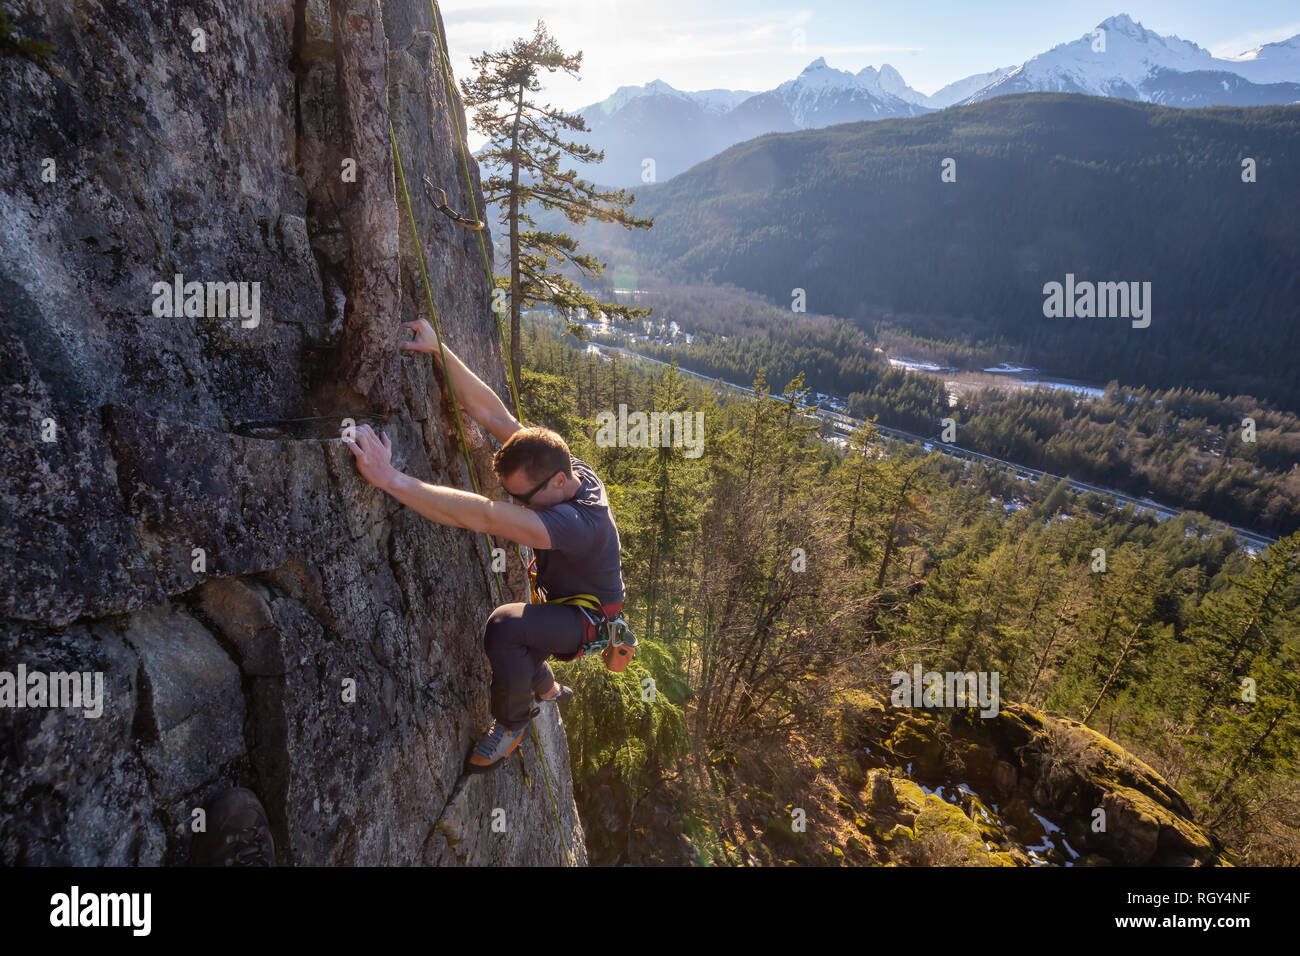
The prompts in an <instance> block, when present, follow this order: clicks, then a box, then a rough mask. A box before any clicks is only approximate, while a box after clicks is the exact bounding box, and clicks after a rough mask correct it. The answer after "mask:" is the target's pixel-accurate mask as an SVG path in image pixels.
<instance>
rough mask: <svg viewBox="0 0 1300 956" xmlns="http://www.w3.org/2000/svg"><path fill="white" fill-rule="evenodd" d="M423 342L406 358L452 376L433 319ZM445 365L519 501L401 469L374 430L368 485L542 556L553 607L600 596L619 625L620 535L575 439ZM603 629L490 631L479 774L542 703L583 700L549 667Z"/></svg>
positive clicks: (529, 625)
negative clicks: (488, 700)
mask: <svg viewBox="0 0 1300 956" xmlns="http://www.w3.org/2000/svg"><path fill="white" fill-rule="evenodd" d="M404 326H405V327H406V328H408V329H411V331H412V332H414V333H415V337H414V338H413V339H411V340H410V341H406V342H402V343H400V347H401V348H402V349H406V350H410V351H415V352H428V353H430V354H431V355H432V356H433V360H434V363H435V364H436V365H438V366H439V368H442V366H443V363H442V361H441V359H440V355H439V352H440V348H439V345H438V340H437V336H436V335H435V333H434V330H433V328H432V326H430V325H429V322H428V321H427V320H425V319H420V320H418V321H415V322H407V323H404ZM441 351H443V352H445V354H446V367H445V368H443V369H442V370H443V371H444V373H445V374H446V375H448V376H449V377H450V380H451V386H452V390H453V391H454V393H455V396H456V401H457V403H458V404H459V405H461V407H462V408H463V409H464V411H465V412H467V413H468V414H469V416H470V417H471V418H473V419H474V420H475V421H476V422H478V423H479V424H480V425H482V426H483V427H484V428H486V429H487V430H488V431H489V432H490V433H491V434H492V436H493V437H494V438H496V440H497V441H499V442H500V443H501V447H500V448H499V449H498V450H497V452H496V455H495V456H494V458H493V460H492V470H493V471H494V472H495V473H496V476H497V478H498V479H500V481H501V484H502V486H503V487H504V488H505V490H506V492H507V493H508V494H509V495H510V496H511V497H512V498H513V499H514V500H515V502H517V504H511V503H510V502H507V501H493V500H491V499H489V498H485V497H483V496H481V495H476V494H473V493H471V492H467V491H461V490H459V489H457V488H448V487H443V486H439V485H430V484H426V483H425V482H422V481H420V480H418V479H416V478H412V477H410V476H409V475H405V474H403V473H402V472H400V471H398V470H397V469H395V468H394V467H393V466H392V465H391V464H390V459H391V457H392V447H393V446H392V442H391V441H390V440H389V438H388V436H387V435H383V436H382V440H381V436H379V435H376V434H375V432H374V430H373V429H371V428H370V426H368V425H362V426H359V427H358V428H357V429H356V439H355V441H353V442H351V443H350V444H351V448H352V453H353V455H354V456H355V457H356V462H357V468H358V470H359V471H360V472H361V476H362V477H363V478H364V479H365V480H366V481H368V482H369V483H370V484H372V485H374V486H375V487H376V488H380V489H383V490H384V491H386V492H387V493H388V494H390V495H392V496H393V497H394V498H396V499H397V500H398V501H400V502H401V503H402V504H404V505H406V506H407V507H409V508H411V509H412V510H414V511H416V512H418V513H419V514H421V515H423V516H424V517H426V518H428V519H430V520H431V521H436V522H438V523H439V524H445V525H450V526H451V527H454V528H469V529H470V530H472V531H482V532H487V533H488V534H490V535H492V536H493V537H495V538H505V539H506V540H509V541H516V542H518V543H519V544H522V545H525V546H527V547H530V548H532V549H533V551H534V552H535V555H536V565H537V572H536V573H537V579H536V580H537V586H538V589H539V590H540V591H541V592H542V594H544V595H545V596H546V597H547V599H548V600H549V599H552V598H555V597H563V596H568V595H574V594H591V595H594V596H595V597H596V598H597V599H598V600H599V601H600V603H601V605H602V607H603V610H604V612H605V614H606V616H607V617H608V618H609V619H611V620H612V619H614V618H615V617H616V616H617V615H618V613H619V611H620V609H621V608H622V606H623V599H624V597H625V591H624V587H623V574H622V567H621V564H620V555H619V540H618V529H617V528H616V527H615V525H614V517H613V515H611V514H610V510H609V500H608V498H607V496H606V494H605V486H604V484H603V483H602V482H601V480H600V479H599V478H598V477H597V476H596V473H595V472H594V471H593V470H592V469H591V468H590V467H589V466H588V465H587V464H586V463H585V462H582V461H580V460H578V459H577V458H575V457H574V456H573V455H572V454H571V453H570V452H569V447H568V445H567V444H566V443H565V441H564V439H563V438H562V437H561V436H560V435H559V434H557V433H556V432H554V431H551V430H550V429H548V428H540V427H537V428H525V427H523V426H522V425H520V423H519V422H518V421H516V420H515V417H514V416H513V415H511V414H510V412H509V411H508V410H507V409H506V406H505V405H504V404H503V403H502V401H501V399H500V398H498V397H497V394H496V393H495V392H494V391H492V389H491V388H489V387H488V386H487V385H486V384H485V383H484V382H483V381H482V380H481V379H479V378H478V376H476V375H475V374H474V373H473V372H471V371H470V370H469V369H468V368H467V367H466V366H465V364H464V363H463V362H462V361H461V360H460V359H459V358H457V357H456V355H455V354H454V353H453V352H452V351H451V349H449V348H446V347H445V345H444V346H443V347H442V349H441ZM594 633H595V624H594V623H593V622H592V621H591V620H590V619H589V617H588V616H587V614H585V613H584V612H583V610H582V609H580V608H578V607H576V606H573V605H570V604H558V603H545V604H523V603H518V602H516V603H513V604H503V605H501V606H500V607H498V608H497V609H496V610H494V611H493V612H492V614H491V615H490V616H489V617H488V619H487V622H486V624H485V625H484V628H483V646H484V649H485V650H486V651H487V656H488V660H489V662H490V663H491V665H492V708H491V709H492V716H493V718H494V719H493V723H492V726H491V727H490V728H489V729H488V730H487V731H486V732H485V733H484V734H483V736H482V737H481V738H480V740H479V741H478V743H477V744H476V745H475V747H474V748H473V749H472V751H471V752H470V754H469V756H468V758H467V760H466V766H465V769H466V771H467V772H469V773H483V772H486V771H489V770H495V769H496V768H497V767H499V766H501V764H502V763H504V761H505V759H506V758H507V757H509V756H510V755H511V754H512V753H513V752H514V750H515V748H516V747H518V745H519V742H520V740H522V739H523V735H524V731H525V730H527V729H528V725H529V724H530V723H531V722H532V718H533V717H534V716H536V715H537V713H538V710H537V708H536V706H535V704H536V702H539V701H543V700H553V701H556V702H557V704H558V703H559V702H560V701H565V700H568V699H569V698H570V697H572V695H573V691H572V689H571V688H569V687H565V686H564V685H561V684H557V683H556V681H555V675H554V673H553V672H552V671H551V667H550V664H549V663H548V662H547V661H548V658H549V657H550V656H552V655H554V656H555V658H556V659H557V660H560V661H568V660H573V659H574V658H575V657H577V656H578V654H579V652H580V651H581V650H582V648H583V645H584V644H585V643H587V642H588V641H590V640H592V638H593V636H594Z"/></svg>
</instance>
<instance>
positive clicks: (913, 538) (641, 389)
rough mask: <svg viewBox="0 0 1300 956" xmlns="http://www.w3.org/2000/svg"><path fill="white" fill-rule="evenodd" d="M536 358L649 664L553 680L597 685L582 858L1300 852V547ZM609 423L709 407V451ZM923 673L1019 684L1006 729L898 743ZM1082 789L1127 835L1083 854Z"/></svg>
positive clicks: (955, 728)
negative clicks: (693, 453) (655, 440)
mask: <svg viewBox="0 0 1300 956" xmlns="http://www.w3.org/2000/svg"><path fill="white" fill-rule="evenodd" d="M526 355H527V358H528V364H529V366H530V368H529V370H528V372H527V375H526V382H525V386H526V387H525V397H526V408H525V412H526V414H527V415H528V416H530V417H531V418H532V419H533V420H536V421H540V422H542V423H544V424H546V425H549V426H551V427H554V428H556V429H558V430H560V431H561V432H562V433H563V434H565V435H566V436H568V437H569V439H570V441H571V444H572V447H573V449H574V452H575V454H577V455H579V457H582V458H583V459H584V460H586V461H588V462H589V463H591V464H592V465H593V466H594V467H595V468H596V469H597V471H598V473H599V474H601V475H602V477H603V478H604V480H605V482H606V485H607V488H608V490H609V494H610V500H611V504H612V506H613V508H614V511H615V513H616V515H617V518H618V522H619V529H620V533H621V536H622V542H623V551H624V564H623V569H624V576H625V579H626V581H627V585H628V604H627V608H626V609H625V613H629V614H630V617H629V620H630V622H631V624H632V627H633V629H634V631H635V632H636V633H637V634H638V635H639V636H640V637H641V639H642V642H643V644H644V645H645V647H646V651H645V653H643V654H641V655H639V656H638V658H637V660H636V661H635V662H634V664H633V665H632V667H630V668H629V669H628V671H627V672H625V673H624V674H622V675H613V674H610V673H609V672H607V671H605V670H604V669H603V668H601V667H600V666H599V665H598V664H592V663H591V662H584V661H581V660H579V661H575V662H572V663H569V664H565V665H561V667H560V668H557V671H558V672H559V673H560V675H561V679H562V680H564V681H565V682H566V683H569V684H571V685H572V686H574V687H575V689H577V691H578V695H577V697H576V698H575V700H574V707H575V710H573V711H570V715H569V716H568V717H566V725H567V727H568V732H569V743H570V749H571V751H572V753H573V766H574V778H575V787H576V792H577V794H578V800H579V805H580V807H581V808H582V811H583V814H584V817H586V818H588V819H593V820H599V821H601V826H599V827H596V826H593V827H591V828H589V831H588V832H589V839H591V840H592V844H591V847H590V849H591V852H592V854H593V859H595V860H597V861H604V862H616V861H622V862H655V861H665V860H678V859H681V858H683V857H684V856H689V855H690V854H692V853H696V852H698V854H699V856H700V858H701V859H702V860H703V861H704V862H709V861H713V862H754V861H760V862H761V861H767V862H773V861H776V862H779V861H782V860H787V859H795V860H798V861H801V862H820V863H835V862H862V863H871V862H877V863H879V862H901V863H909V862H910V863H936V862H940V863H954V862H955V863H979V864H981V865H985V864H987V865H999V864H1001V865H1008V864H1014V863H1020V864H1022V865H1023V864H1030V863H1042V862H1066V861H1068V860H1069V859H1070V853H1074V854H1075V856H1076V857H1078V860H1076V862H1081V863H1082V864H1101V863H1105V862H1123V863H1140V862H1169V863H1190V862H1194V861H1200V862H1213V861H1214V860H1215V859H1216V858H1217V859H1219V861H1220V862H1226V861H1229V860H1231V859H1239V860H1240V861H1242V862H1248V863H1285V864H1295V863H1296V862H1297V859H1296V857H1295V846H1296V836H1297V834H1296V829H1295V827H1296V822H1295V821H1296V820H1297V819H1300V804H1297V802H1296V796H1295V794H1296V784H1297V782H1300V781H1298V779H1297V770H1296V767H1297V762H1296V758H1297V756H1300V754H1297V751H1296V740H1297V739H1298V738H1297V735H1296V731H1297V729H1300V677H1297V672H1298V671H1297V663H1298V662H1297V657H1296V655H1297V651H1298V650H1300V629H1298V628H1300V622H1298V619H1297V613H1298V610H1300V566H1298V564H1297V561H1298V560H1300V534H1297V535H1292V536H1291V537H1289V538H1287V539H1285V540H1283V541H1281V542H1279V543H1278V544H1277V545H1275V546H1274V547H1273V548H1271V549H1270V550H1269V551H1268V552H1267V553H1265V554H1262V555H1260V556H1259V557H1258V558H1257V559H1252V558H1250V557H1248V556H1247V555H1245V554H1244V553H1242V552H1240V551H1238V550H1237V547H1236V543H1235V541H1234V540H1233V538H1232V536H1231V535H1229V534H1226V533H1222V532H1215V530H1214V529H1213V528H1212V527H1211V526H1210V523H1209V522H1207V521H1205V520H1204V519H1200V518H1197V517H1195V516H1190V515H1189V516H1184V517H1182V518H1179V519H1171V520H1167V521H1163V522H1156V521H1155V520H1153V519H1151V518H1149V517H1139V516H1135V515H1134V514H1133V512H1132V510H1131V509H1127V510H1113V509H1111V508H1110V507H1108V506H1107V505H1106V504H1105V503H1104V502H1102V501H1100V500H1097V499H1095V498H1094V497H1091V496H1085V497H1083V498H1079V499H1075V498H1074V497H1073V496H1072V495H1071V494H1070V493H1069V491H1068V489H1066V488H1065V487H1064V486H1061V485H1049V486H1044V487H1041V488H1038V487H1035V486H1033V485H1029V486H1025V485H1021V484H1019V483H1017V482H1015V481H1013V480H1011V479H1010V478H1007V477H1005V476H1003V475H1000V474H998V473H994V472H984V471H982V470H981V469H977V468H973V469H963V468H962V467H961V465H960V464H959V463H954V462H951V461H948V460H946V459H943V458H942V457H941V456H938V455H930V456H923V455H917V454H915V453H912V452H908V451H907V450H905V449H904V448H901V447H897V446H893V447H889V448H884V447H882V446H881V445H880V444H879V443H878V442H877V441H876V440H875V436H873V434H872V433H871V430H870V429H867V430H864V431H863V432H861V433H860V434H859V435H858V436H857V437H856V439H855V442H854V443H853V445H852V446H851V447H850V448H849V449H847V450H846V451H842V450H838V449H836V448H835V447H834V446H832V445H830V444H828V443H826V442H824V441H822V440H821V439H820V438H819V437H818V436H817V434H816V425H815V423H809V422H808V421H807V420H806V419H805V418H804V417H803V416H801V415H799V414H797V413H796V411H795V405H794V404H793V402H794V400H795V399H796V398H798V396H799V395H800V394H801V390H802V389H803V386H802V383H801V382H799V381H796V382H794V383H791V385H790V386H789V387H787V388H785V389H784V394H773V395H770V396H769V395H768V394H767V391H766V383H764V382H762V381H760V382H759V383H758V384H759V391H758V394H757V395H756V396H755V397H752V398H750V399H749V400H739V399H737V400H729V401H726V402H723V403H721V404H720V403H719V401H718V399H717V398H716V397H715V395H714V393H713V391H712V390H711V389H710V388H709V387H707V386H705V385H701V384H698V383H695V382H692V381H690V380H687V379H685V378H684V377H683V376H682V375H681V374H680V373H679V372H677V371H675V370H672V369H667V370H661V371H659V372H656V373H654V374H653V375H651V374H648V373H647V372H646V371H644V369H642V368H639V367H637V366H636V365H635V364H629V363H627V362H623V361H619V362H611V361H607V360H604V359H601V358H599V357H596V356H594V355H592V354H590V353H586V354H584V353H583V352H581V351H579V350H578V349H575V348H571V347H569V346H567V345H565V344H564V343H563V342H562V341H561V340H560V339H559V338H557V337H555V336H554V335H553V334H551V333H550V332H549V331H547V330H546V329H545V328H541V327H534V328H533V329H532V330H530V332H529V337H528V340H527V342H526ZM620 403H626V404H628V405H629V407H632V408H638V409H645V410H658V411H665V412H671V411H685V412H688V413H695V412H699V413H701V414H702V415H703V416H704V423H705V444H704V449H703V454H702V455H700V456H699V457H698V458H690V457H687V456H686V455H685V454H684V449H682V448H672V447H659V448H644V449H635V448H610V447H602V446H601V445H600V444H597V442H596V441H595V440H594V438H595V435H596V430H595V425H594V417H595V415H596V413H597V412H598V411H600V410H605V409H609V408H616V407H617V406H618V405H619V404H620ZM882 452H883V453H882ZM795 549H798V553H801V554H802V555H803V556H804V559H805V563H803V564H802V566H801V563H800V561H799V560H798V553H796V551H795ZM1097 549H1102V551H1104V553H1105V555H1106V562H1105V566H1104V570H1100V571H1099V570H1098V566H1097V553H1098V552H1097ZM792 558H793V559H794V560H792ZM917 663H921V664H923V666H924V667H925V668H927V669H929V668H933V669H935V670H940V671H942V670H945V669H948V670H951V669H958V670H966V669H970V670H980V671H998V672H1000V675H1001V681H1002V683H1001V695H1002V700H1003V707H1004V711H1005V712H1004V713H1003V715H1002V716H1000V717H998V718H996V719H995V720H991V721H978V720H975V721H969V720H967V718H966V717H964V716H963V714H964V713H965V712H964V711H962V710H956V711H952V710H950V711H946V712H936V713H935V714H934V715H933V716H932V717H931V716H928V715H926V714H924V713H921V712H919V711H912V712H911V713H912V717H911V718H908V719H905V720H903V721H902V723H898V720H899V719H900V713H901V712H899V711H896V710H893V709H891V708H888V707H883V706H882V705H881V703H880V701H881V700H882V698H886V697H887V696H888V694H889V673H890V672H891V671H893V670H895V669H896V668H901V669H908V668H911V667H912V666H913V665H914V664H917ZM647 678H650V679H651V680H652V681H653V685H654V686H655V687H656V689H657V694H658V697H657V700H656V701H655V702H650V701H647V700H646V698H645V693H644V689H645V687H646V686H647V684H646V679H647ZM1247 678H1250V681H1251V683H1250V685H1249V686H1251V687H1253V688H1255V691H1254V692H1252V694H1251V695H1246V694H1245V693H1244V692H1243V690H1242V688H1243V687H1245V686H1247V681H1246V679H1247ZM1247 696H1249V697H1250V699H1249V701H1248V700H1247ZM1013 702H1015V703H1013ZM890 714H892V715H893V716H892V717H891V716H889V715H890ZM903 716H906V715H903ZM981 735H983V736H981ZM1099 735H1104V736H1099ZM886 738H887V739H886ZM1105 738H1110V739H1109V740H1106V739H1105ZM999 741H1000V742H1001V743H999ZM1009 741H1015V742H1016V746H1018V747H1021V750H1020V751H1016V752H1018V753H1021V758H1022V759H1021V764H1020V766H1019V769H1017V768H1016V767H1014V766H1010V765H1008V766H1007V767H1003V766H1002V764H1004V763H1007V760H1008V759H1018V758H1014V757H1012V756H1010V755H1011V754H1012V751H1011V750H1006V749H1003V750H999V747H1004V748H1005V747H1009V746H1010V744H1009V743H1008V742H1009ZM1111 741H1114V742H1115V743H1111ZM1116 743H1118V744H1119V745H1122V746H1121V747H1117V746H1115V744H1116ZM1125 749H1126V750H1127V753H1126V752H1125ZM1028 753H1032V754H1036V755H1037V756H1034V758H1033V760H1030V759H1029V757H1027V756H1025V754H1028ZM999 754H1002V755H1003V756H999ZM1135 758H1136V759H1135ZM1117 767H1118V768H1119V769H1116V768H1117ZM986 778H987V780H988V782H987V783H984V782H977V781H984V780H985V779H986ZM1017 780H1019V781H1020V782H1019V784H1017V782H1016V781H1017ZM1034 780H1037V781H1038V783H1037V784H1034ZM912 781H916V783H917V784H919V785H920V786H922V787H925V788H927V789H925V790H924V791H922V790H921V789H918V788H917V786H916V784H914V783H913V782H912ZM1121 781H1122V782H1121ZM967 784H970V785H971V786H973V787H974V788H975V789H976V790H978V791H979V792H980V794H981V795H982V796H983V798H984V800H983V801H980V802H979V807H978V808H975V805H974V804H973V803H971V800H972V799H974V798H971V797H970V795H969V793H967V792H966V791H965V790H962V789H961V788H962V786H965V785H967ZM936 787H938V789H937V790H936V789H935V788H936ZM945 788H955V789H951V790H949V791H948V792H949V796H948V797H945V796H944V793H945ZM986 788H987V792H986ZM969 789H970V787H967V790H969ZM999 792H1001V793H1002V794H1003V796H1002V797H1000V798H999V797H998V793H999ZM935 793H938V794H939V796H938V797H935V796H934V794H935ZM949 799H952V800H955V801H957V803H960V804H961V807H962V809H963V811H969V812H965V815H964V816H963V814H962V813H956V814H955V815H954V814H951V813H950V812H949V811H950V809H951V808H952V807H954V806H955V804H954V803H949V802H947V801H948V800H949ZM999 800H1000V801H1001V802H1000V804H999ZM1091 800H1100V801H1102V803H1101V804H1100V805H1103V806H1108V807H1113V808H1115V809H1116V815H1115V816H1114V819H1116V820H1129V821H1130V822H1132V823H1133V826H1135V827H1137V830H1136V831H1133V832H1129V831H1127V830H1123V831H1122V832H1120V831H1116V829H1115V828H1114V827H1112V830H1111V831H1109V835H1107V834H1100V835H1099V834H1096V833H1092V834H1091V835H1090V833H1089V827H1088V825H1087V821H1088V815H1087V808H1088V807H1090V806H1093V805H1094V804H1092V803H1089V802H1088V801H1091ZM935 801H937V802H935ZM963 801H964V802H963ZM1107 801H1109V802H1107ZM1152 801H1154V802H1152ZM1184 801H1185V802H1184ZM986 802H990V803H991V806H988V807H987V808H986ZM1135 807H1137V808H1141V807H1147V808H1148V810H1149V812H1148V810H1140V809H1138V810H1135V809H1134V808H1135ZM791 808H806V809H807V817H808V829H807V831H806V832H793V831H792V830H791V827H790V814H791ZM1123 808H1128V809H1127V810H1124V809H1123ZM977 809H978V813H981V814H986V820H987V821H988V822H981V824H980V827H979V828H978V833H976V832H975V828H974V825H973V824H972V823H971V820H972V819H978V816H977ZM1126 813H1127V814H1128V815H1127V816H1125V814H1126ZM1036 814H1037V815H1040V816H1038V817H1037V819H1043V818H1044V817H1043V816H1042V815H1045V818H1046V819H1049V820H1055V823H1056V825H1058V826H1059V827H1060V828H1061V833H1062V834H1065V835H1066V839H1067V841H1068V843H1069V844H1070V845H1071V846H1070V847H1066V848H1064V849H1061V848H1054V846H1053V841H1054V840H1055V839H1056V837H1051V838H1050V839H1049V837H1050V834H1044V832H1043V827H1042V826H1041V825H1040V824H1039V823H1036V822H1035V819H1036V816H1035V815H1036ZM945 821H946V822H945ZM1142 821H1145V822H1142ZM1193 821H1194V822H1193ZM1117 826H1118V824H1117ZM1124 826H1127V824H1125V825H1124ZM949 830H951V831H952V832H950V833H949V832H947V831H949ZM1157 837H1158V838H1157ZM1040 840H1042V841H1043V842H1042V843H1041V844H1040V842H1039V841H1040ZM1216 841H1218V842H1216ZM1034 846H1038V847H1039V849H1038V850H1034V849H1033V847H1034ZM1216 847H1221V848H1223V849H1226V851H1227V853H1228V856H1227V857H1222V858H1219V857H1217V856H1216V854H1219V853H1220V850H1219V849H1216ZM1171 848H1173V849H1171ZM1031 851H1032V852H1031ZM1040 851H1041V852H1040ZM1080 854H1085V855H1082V856H1080Z"/></svg>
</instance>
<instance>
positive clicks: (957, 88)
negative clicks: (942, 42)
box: [925, 66, 1017, 110]
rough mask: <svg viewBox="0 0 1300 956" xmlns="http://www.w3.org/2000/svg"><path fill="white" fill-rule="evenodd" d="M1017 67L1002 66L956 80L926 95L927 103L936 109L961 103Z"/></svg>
mask: <svg viewBox="0 0 1300 956" xmlns="http://www.w3.org/2000/svg"><path fill="white" fill-rule="evenodd" d="M1016 69H1017V67H1015V66H1000V67H998V68H997V69H996V70H990V71H989V72H987V73H976V74H975V75H974V76H967V77H965V78H963V79H960V80H954V81H953V82H952V83H949V84H948V85H947V86H945V87H944V88H943V89H941V90H939V91H937V92H935V93H931V94H930V95H929V96H927V97H925V105H926V106H929V107H933V108H934V109H936V110H942V109H947V108H948V107H949V106H952V105H953V104H954V103H961V102H963V101H964V100H968V99H970V98H971V97H972V96H974V95H975V94H976V93H978V92H979V91H980V90H982V89H984V87H986V86H989V85H990V84H992V83H996V82H997V81H998V80H1000V79H1002V77H1004V76H1006V75H1007V74H1008V73H1011V72H1013V71H1014V70H1016Z"/></svg>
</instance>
